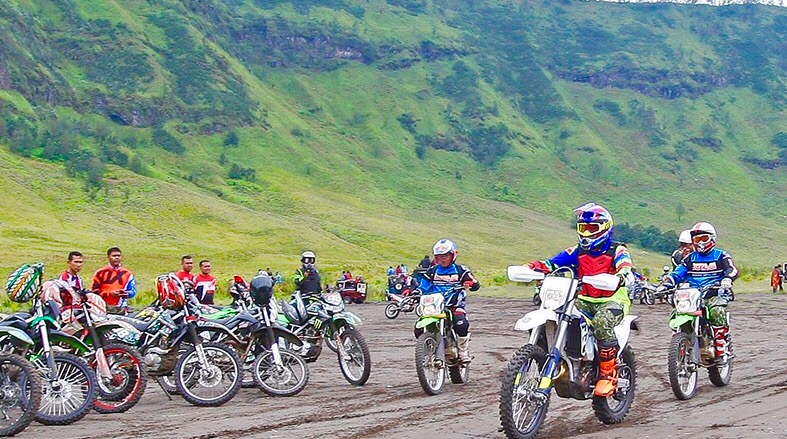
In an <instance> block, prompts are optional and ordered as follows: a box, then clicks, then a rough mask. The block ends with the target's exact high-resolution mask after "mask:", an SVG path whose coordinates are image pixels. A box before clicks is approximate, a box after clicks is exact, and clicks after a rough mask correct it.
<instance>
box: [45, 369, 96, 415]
mask: <svg viewBox="0 0 787 439" xmlns="http://www.w3.org/2000/svg"><path fill="white" fill-rule="evenodd" d="M55 367H56V368H57V379H56V380H55V381H50V380H49V378H47V377H44V378H42V379H41V387H42V389H43V394H42V395H41V407H40V408H39V409H38V413H37V414H36V417H35V420H36V421H38V422H40V423H42V424H44V425H68V424H73V423H74V422H76V421H78V420H80V419H82V418H84V417H85V415H86V414H87V412H89V411H90V409H91V408H93V403H94V401H95V400H96V375H95V373H93V369H91V368H90V367H89V366H88V365H87V363H85V362H84V361H82V359H81V358H79V357H77V356H75V355H71V354H57V355H55Z"/></svg>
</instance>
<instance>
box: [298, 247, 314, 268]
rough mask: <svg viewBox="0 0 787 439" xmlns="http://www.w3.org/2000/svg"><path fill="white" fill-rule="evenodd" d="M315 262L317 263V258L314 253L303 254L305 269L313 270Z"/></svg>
mask: <svg viewBox="0 0 787 439" xmlns="http://www.w3.org/2000/svg"><path fill="white" fill-rule="evenodd" d="M315 261H317V256H315V255H314V253H313V252H310V251H305V252H303V253H301V263H303V267H304V268H308V269H310V270H311V269H313V268H314V262H315Z"/></svg>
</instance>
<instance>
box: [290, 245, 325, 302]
mask: <svg viewBox="0 0 787 439" xmlns="http://www.w3.org/2000/svg"><path fill="white" fill-rule="evenodd" d="M316 261H317V256H315V255H314V253H313V252H310V251H305V252H303V253H301V264H302V265H301V268H299V269H297V270H295V276H294V277H293V280H294V281H295V288H296V289H297V290H299V291H300V292H301V294H302V295H303V296H304V297H306V296H311V295H316V294H319V293H320V292H321V291H322V287H321V284H320V272H319V271H317V267H316V266H315V265H314V263H315V262H316Z"/></svg>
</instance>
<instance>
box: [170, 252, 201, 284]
mask: <svg viewBox="0 0 787 439" xmlns="http://www.w3.org/2000/svg"><path fill="white" fill-rule="evenodd" d="M180 266H181V268H182V270H180V271H178V272H177V273H175V276H177V277H178V279H180V281H181V282H191V286H192V287H193V286H194V285H196V284H197V282H195V281H194V278H195V276H194V273H192V272H191V270H193V269H194V258H192V257H191V255H185V256H183V257H182V258H180Z"/></svg>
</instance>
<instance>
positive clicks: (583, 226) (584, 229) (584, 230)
mask: <svg viewBox="0 0 787 439" xmlns="http://www.w3.org/2000/svg"><path fill="white" fill-rule="evenodd" d="M607 224H608V223H577V233H578V234H579V235H581V236H583V237H591V236H594V235H597V234H598V233H599V232H603V231H605V230H607V228H608V227H607Z"/></svg>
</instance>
